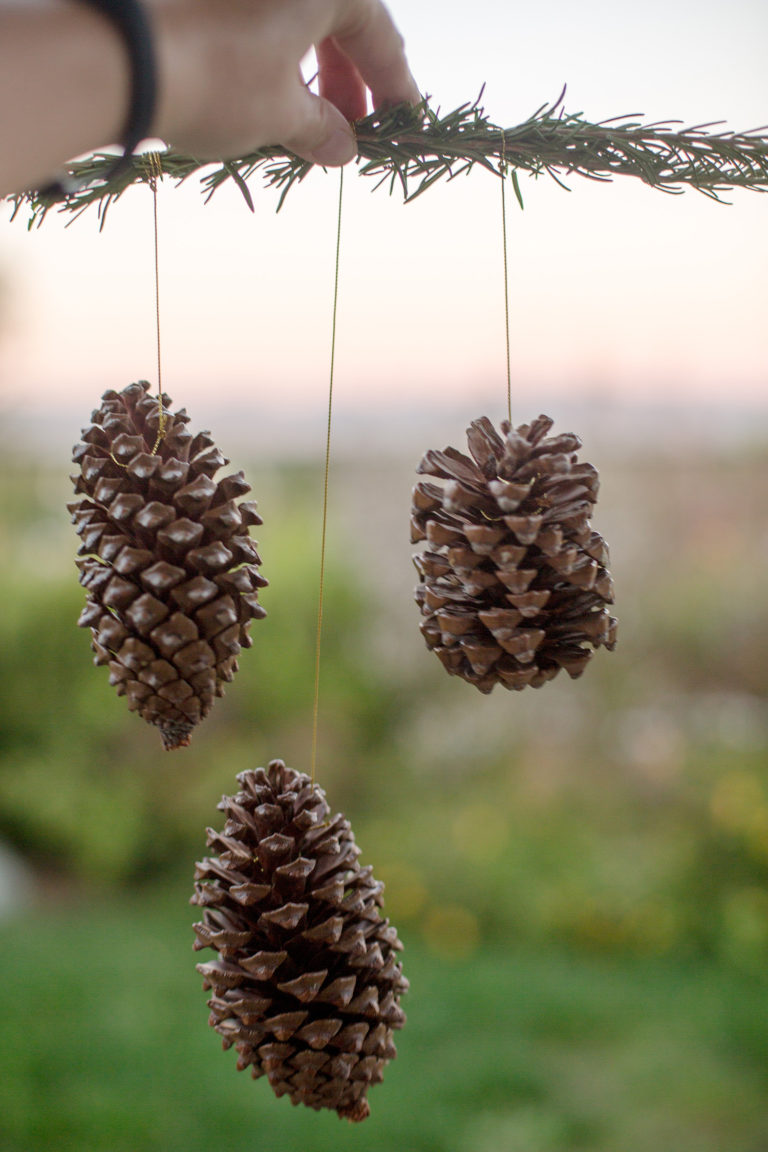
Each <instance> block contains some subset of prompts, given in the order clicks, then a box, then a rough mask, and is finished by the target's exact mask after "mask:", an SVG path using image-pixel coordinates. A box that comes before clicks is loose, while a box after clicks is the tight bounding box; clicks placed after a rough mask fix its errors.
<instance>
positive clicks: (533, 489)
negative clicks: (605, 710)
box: [411, 416, 616, 693]
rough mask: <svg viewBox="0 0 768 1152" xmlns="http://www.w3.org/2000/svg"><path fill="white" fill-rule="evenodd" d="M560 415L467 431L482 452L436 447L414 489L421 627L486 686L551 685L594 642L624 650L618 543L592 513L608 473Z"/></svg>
mask: <svg viewBox="0 0 768 1152" xmlns="http://www.w3.org/2000/svg"><path fill="white" fill-rule="evenodd" d="M552 424H553V421H552V420H551V419H550V418H549V417H548V416H539V417H538V419H537V420H534V421H533V423H532V424H530V425H528V424H522V425H520V427H519V428H512V427H511V426H510V424H509V423H508V422H507V421H504V422H503V423H502V425H501V431H502V436H499V434H498V433H497V432H496V430H495V428H494V427H493V425H492V423H491V422H490V420H488V419H487V418H486V417H484V416H483V417H481V419H479V420H475V421H473V423H472V425H471V426H470V427H469V428H468V429H467V439H468V443H469V450H470V452H471V458H470V457H469V456H465V455H464V454H463V453H461V452H457V451H456V449H455V448H446V449H445V451H444V452H435V451H430V452H427V454H426V456H425V457H424V459H423V460H422V461H421V463H420V464H419V467H418V469H417V471H418V472H420V473H422V474H426V475H428V476H435V477H438V478H439V479H440V480H442V481H444V482H445V483H442V484H435V483H431V482H430V481H420V482H419V483H418V484H417V485H416V487H415V488H414V491H413V508H412V513H413V516H412V520H411V541H412V543H416V542H418V541H420V540H425V539H426V540H427V541H428V545H429V549H428V551H425V552H422V553H420V554H419V555H416V556H414V558H413V559H414V563H415V565H416V568H417V570H418V572H419V575H420V577H421V582H420V584H419V586H418V587H417V589H416V601H417V603H418V604H419V607H420V609H421V614H422V617H423V619H422V621H421V625H420V627H421V631H422V634H423V636H424V639H425V640H426V643H427V647H428V648H430V649H432V650H433V651H434V652H435V653H436V654H437V656H438V657H439V659H440V660H441V662H442V663H443V665H444V666H445V668H446V669H447V670H448V672H449V673H450V674H451V675H453V676H461V677H463V679H465V680H468V681H469V682H470V684H474V685H475V687H476V688H479V690H480V691H481V692H484V693H488V692H490V691H491V690H492V689H493V687H494V685H496V684H503V685H504V687H505V688H510V689H512V688H514V689H521V688H525V687H526V686H527V685H529V684H530V685H531V686H532V687H534V688H538V687H540V686H541V685H542V684H544V683H546V681H548V680H551V679H552V678H553V677H554V676H556V675H557V673H558V672H559V671H560V669H561V668H565V669H566V671H567V672H568V673H569V675H570V676H572V677H574V678H575V677H577V676H580V675H581V673H582V672H583V671H584V668H585V666H586V664H587V662H588V661H589V660H590V658H591V656H592V650H593V649H596V648H599V647H605V648H608V649H611V650H612V649H613V648H614V646H615V643H616V621H615V620H614V619H613V617H612V616H610V615H609V612H608V608H607V605H608V604H612V603H613V583H612V581H611V577H610V574H609V572H608V571H607V568H606V565H607V564H608V549H607V547H606V544H605V541H604V540H603V538H602V536H600V534H599V533H598V532H594V531H593V530H592V528H591V526H590V522H589V516H590V512H591V508H592V505H593V504H595V502H596V500H597V492H598V486H599V480H598V474H597V471H596V469H595V468H593V466H592V465H591V464H584V463H579V461H578V458H577V455H576V453H577V450H578V449H579V448H580V447H581V441H580V440H579V438H578V437H577V436H574V435H571V434H565V435H562V436H551V437H550V436H547V433H548V432H549V430H550V428H551V427H552Z"/></svg>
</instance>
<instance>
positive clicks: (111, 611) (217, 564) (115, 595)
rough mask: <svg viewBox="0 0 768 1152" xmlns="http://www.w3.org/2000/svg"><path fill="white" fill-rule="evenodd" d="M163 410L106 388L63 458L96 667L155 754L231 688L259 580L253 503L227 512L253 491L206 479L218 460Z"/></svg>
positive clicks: (145, 390) (139, 389)
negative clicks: (68, 465)
mask: <svg viewBox="0 0 768 1152" xmlns="http://www.w3.org/2000/svg"><path fill="white" fill-rule="evenodd" d="M170 405H171V399H170V397H168V396H167V395H165V394H163V396H162V397H161V398H158V397H156V396H151V395H150V393H149V384H148V383H147V382H146V381H140V382H139V383H137V384H130V385H129V386H128V387H127V388H125V389H123V391H122V392H119V393H118V392H114V391H109V392H105V393H104V396H103V397H102V402H101V406H100V407H99V408H98V409H96V411H95V412H94V413H93V415H92V417H91V424H90V425H89V427H88V428H86V429H84V430H83V433H82V440H81V441H80V443H78V444H76V445H75V448H74V449H73V456H72V458H73V460H74V462H75V463H76V464H78V465H79V467H80V473H79V475H78V476H73V477H72V480H73V482H74V485H75V492H76V493H78V494H81V495H82V498H81V499H79V500H77V501H75V502H74V503H73V504H70V505H68V507H69V510H70V512H71V513H72V521H73V523H74V524H75V526H76V529H77V532H78V534H79V535H80V537H81V538H82V545H81V547H80V550H79V552H78V556H79V557H80V559H78V561H77V565H78V568H79V569H80V583H81V584H82V585H83V586H84V587H85V588H86V590H87V593H88V598H87V602H86V606H85V608H84V609H83V612H82V614H81V616H80V619H79V621H78V623H79V624H80V625H81V626H82V627H84V628H86V627H89V628H90V629H91V632H92V636H93V639H92V643H91V647H92V648H93V651H94V652H95V654H96V655H95V657H94V663H95V664H106V665H108V666H109V673H110V675H109V681H110V684H113V685H114V687H115V690H116V691H117V693H118V695H119V696H125V697H126V699H127V702H128V707H129V708H130V709H131V711H136V712H138V713H139V715H140V716H142V717H143V718H144V719H145V720H146V721H147V723H149V724H155V725H157V727H158V728H159V729H160V734H161V736H162V739H163V744H164V746H165V748H166V749H171V748H178V747H180V746H182V745H186V744H188V743H189V736H190V733H191V731H192V729H193V728H194V727H195V725H196V724H197V723H198V722H199V721H200V720H202V719H203V717H204V716H205V715H206V714H207V713H208V711H209V709H210V707H211V704H212V702H213V699H214V697H215V696H221V695H222V694H223V690H224V684H225V683H227V682H228V681H230V680H232V678H233V676H234V674H235V672H236V671H237V667H238V665H237V655H238V653H239V652H240V649H241V648H247V647H250V645H251V643H252V641H251V638H250V636H249V632H248V629H249V626H250V621H251V620H252V619H260V618H261V617H262V616H264V615H265V612H264V609H263V608H262V607H261V605H260V604H259V603H258V590H259V588H262V587H264V585H266V583H267V581H266V580H265V579H264V578H263V577H262V576H260V575H259V572H258V566H259V564H260V563H261V561H260V558H259V554H258V552H257V551H256V545H255V543H254V541H253V540H252V539H251V538H250V536H249V534H248V527H249V525H251V524H261V519H260V518H259V516H258V514H257V512H256V505H255V503H254V502H252V501H243V502H241V503H240V504H238V503H237V502H236V501H237V499H238V498H239V497H240V496H243V495H244V494H245V493H246V492H249V491H250V485H249V484H248V483H247V482H246V480H245V479H244V477H243V473H242V472H237V473H235V474H234V475H231V476H226V477H225V478H224V479H223V480H220V481H219V482H218V483H217V482H216V481H215V480H214V476H215V475H216V473H217V472H218V470H219V469H220V468H221V467H223V466H224V465H226V464H227V463H229V461H228V460H227V459H226V457H225V456H223V455H222V454H221V452H220V451H219V449H218V448H217V447H216V446H215V444H214V442H213V440H212V439H211V437H210V436H209V434H208V433H207V432H200V433H198V434H197V435H193V433H192V432H190V430H189V428H188V427H187V425H188V423H189V417H188V416H187V414H186V412H185V411H184V409H181V410H180V411H178V412H176V413H175V414H172V413H171V412H170V410H169V409H170Z"/></svg>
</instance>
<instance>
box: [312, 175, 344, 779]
mask: <svg viewBox="0 0 768 1152" xmlns="http://www.w3.org/2000/svg"><path fill="white" fill-rule="evenodd" d="M343 194H344V169H343V168H340V169H339V210H338V218H337V222H336V266H335V271H334V278H333V313H332V318H331V370H330V379H329V383H328V422H327V426H326V434H325V470H324V475H323V526H322V530H321V533H320V581H319V584H320V587H319V591H318V600H317V634H316V637H315V698H314V703H313V706H312V756H311V760H310V763H311V768H312V771H311V777H312V783H313V784H314V782H315V771H316V768H317V728H318V717H319V714H320V648H321V641H322V635H323V596H324V592H325V539H326V529H327V525H328V474H329V472H330V466H331V418H332V414H333V370H334V366H335V362H336V311H337V306H338V302H339V250H340V247H341V205H342V199H343Z"/></svg>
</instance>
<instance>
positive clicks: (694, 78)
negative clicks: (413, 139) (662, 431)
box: [0, 0, 768, 415]
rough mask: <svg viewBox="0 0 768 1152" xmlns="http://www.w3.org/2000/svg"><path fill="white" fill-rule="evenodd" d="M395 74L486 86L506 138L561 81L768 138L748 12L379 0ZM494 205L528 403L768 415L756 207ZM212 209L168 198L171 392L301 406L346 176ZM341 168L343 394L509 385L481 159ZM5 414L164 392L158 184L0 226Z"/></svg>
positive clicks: (763, 28) (164, 243)
mask: <svg viewBox="0 0 768 1152" xmlns="http://www.w3.org/2000/svg"><path fill="white" fill-rule="evenodd" d="M390 7H391V9H392V11H393V13H394V15H395V17H396V19H397V21H398V24H399V26H400V28H401V30H402V31H403V33H404V35H405V38H406V42H407V45H408V49H409V56H410V59H411V64H412V69H413V71H414V74H415V76H416V78H417V81H418V82H419V84H420V86H421V88H422V90H423V91H426V92H428V93H429V94H430V95H431V96H432V98H433V103H434V104H439V105H440V106H441V107H442V108H443V109H444V110H449V109H452V108H453V107H455V106H457V105H458V104H460V103H463V102H465V101H471V100H473V99H474V97H475V96H476V95H477V93H478V91H479V89H480V87H481V85H482V84H483V83H485V85H486V90H485V95H484V105H485V108H486V110H487V112H488V114H489V115H490V116H491V118H492V119H493V120H495V121H496V122H497V123H500V124H503V125H505V126H511V125H513V124H516V123H518V122H520V121H521V120H523V119H525V118H526V117H527V116H528V115H529V114H530V113H531V112H533V111H534V110H535V109H536V108H537V107H538V106H539V105H541V104H543V103H544V102H546V101H549V100H552V99H554V98H555V97H556V96H557V95H558V93H559V92H560V89H561V88H562V86H563V84H564V83H567V84H568V93H567V97H566V101H565V106H566V109H568V110H570V111H582V112H583V113H584V114H585V116H587V117H588V118H589V119H593V120H598V119H602V118H606V117H609V116H616V115H619V114H622V113H644V114H645V115H646V117H647V118H648V119H653V120H658V119H665V118H678V119H680V120H682V121H683V122H684V123H687V124H692V123H702V122H704V121H709V120H715V119H718V120H719V119H723V120H725V121H727V125H728V127H730V128H734V129H738V130H745V129H751V128H756V127H758V126H760V125H764V124H768V71H767V70H766V67H765V45H766V43H768V5H767V4H766V3H765V0H729V2H728V3H724V2H723V0H665V2H664V3H662V2H661V0H646V2H645V3H643V4H642V5H637V4H634V3H626V2H622V0H613V2H612V3H608V2H603V0H581V2H580V3H575V2H573V0H550V2H548V3H540V4H537V5H524V4H518V5H515V4H513V3H502V2H499V0H475V2H474V3H473V4H472V5H468V4H466V3H461V4H459V3H458V2H456V0H443V2H442V3H434V2H427V0H407V2H406V0H394V2H393V3H392V4H391V5H390ZM521 183H522V191H523V195H524V198H525V205H526V207H525V211H524V212H520V211H519V209H518V208H517V207H516V205H515V203H514V199H513V197H512V195H511V190H510V196H509V200H508V224H509V259H510V271H511V294H510V311H511V337H512V373H513V381H514V387H515V388H516V389H519V390H521V391H524V392H527V393H531V392H532V393H534V394H541V395H542V397H546V396H548V395H551V394H553V393H558V394H563V393H569V394H570V393H574V394H575V393H580V394H586V395H589V396H592V395H597V396H600V397H602V396H605V397H614V396H624V395H626V396H629V395H631V396H635V397H639V396H649V397H651V398H663V397H666V396H674V397H675V398H677V399H679V398H680V397H681V396H682V397H686V396H688V397H691V398H694V397H701V398H702V399H707V400H711V399H712V398H715V397H723V398H724V399H726V400H727V399H730V398H733V397H736V398H746V399H748V400H750V401H752V400H760V401H761V402H764V403H765V404H766V407H767V408H768V319H767V316H766V314H767V312H768V196H764V195H757V194H755V193H750V192H735V193H734V194H733V196H732V197H731V199H732V206H730V207H722V206H720V205H717V204H715V203H712V202H711V201H710V200H708V199H706V198H705V197H703V196H701V195H699V194H697V193H695V192H693V191H688V192H686V193H685V194H684V195H682V196H679V197H672V196H665V195H663V194H662V193H659V192H657V191H653V190H652V189H650V188H648V187H646V186H645V185H643V184H641V183H639V182H638V181H635V180H633V179H630V178H627V177H624V178H621V179H619V180H617V181H615V182H614V183H613V184H609V185H602V184H601V185H597V184H591V183H589V182H587V181H584V180H583V179H579V178H577V177H573V178H571V180H570V186H571V189H572V191H571V192H570V193H567V192H564V191H562V190H561V189H560V188H558V187H557V186H556V185H555V184H553V183H552V182H550V181H549V180H546V179H541V180H539V181H532V180H530V179H529V178H528V177H526V176H523V177H522V181H521ZM251 187H252V194H253V197H254V200H255V202H256V213H255V214H254V215H252V214H251V213H250V212H249V211H248V209H247V208H246V206H245V204H244V202H243V201H242V199H241V197H240V195H239V193H238V192H237V191H236V190H233V191H222V192H220V193H217V195H216V197H215V198H214V200H213V201H212V202H211V203H210V204H208V205H205V204H204V203H203V200H202V196H201V195H200V194H199V192H198V190H197V182H196V178H192V179H190V180H189V181H187V183H186V184H185V185H184V186H182V187H181V188H179V189H176V188H174V187H173V186H172V185H171V184H169V183H168V182H167V181H166V182H165V184H164V185H163V187H162V188H161V192H160V243H161V253H160V260H161V320H162V344H163V383H164V386H165V388H166V390H167V391H168V392H170V394H171V395H172V397H173V398H174V400H175V401H176V402H178V403H185V404H188V405H190V406H192V405H198V403H199V402H203V403H204V401H205V400H206V399H210V398H212V397H215V398H216V400H217V401H219V402H220V401H221V399H222V397H223V396H225V395H227V396H231V397H232V398H233V399H237V400H239V399H241V398H243V397H248V398H250V399H252V400H253V401H254V403H256V404H259V405H262V406H263V407H264V408H265V409H274V408H279V407H282V408H285V409H288V410H290V409H294V410H295V409H296V408H297V407H300V406H302V405H306V404H308V403H314V402H316V401H318V400H322V398H323V396H324V395H325V393H326V391H327V381H328V362H329V348H330V320H331V301H332V282H333V250H334V244H335V216H336V197H337V190H338V177H337V175H336V174H335V173H332V174H327V175H326V174H324V173H322V172H317V173H313V174H312V176H310V178H309V179H308V180H307V181H305V183H304V184H302V185H301V186H299V187H297V188H295V189H294V190H293V191H292V192H291V193H290V194H289V197H288V200H287V201H286V205H285V207H284V209H283V210H282V212H281V213H280V214H279V215H275V211H274V210H275V206H276V197H275V195H274V194H273V193H272V192H270V191H267V190H263V189H262V188H261V186H260V184H259V183H258V180H257V181H254V182H252V184H251ZM372 188H373V181H371V180H369V179H365V178H362V177H358V176H357V175H356V173H355V170H354V168H352V167H350V168H348V169H347V178H346V180H345V211H344V225H343V236H342V259H341V276H340V297H339V327H338V337H337V375H336V389H337V392H336V395H337V398H338V401H339V403H342V404H343V403H347V404H355V403H357V402H358V401H359V402H360V403H365V404H373V405H377V404H378V405H386V406H388V407H390V408H391V406H392V405H393V404H394V405H397V404H400V403H402V404H403V405H405V404H406V403H408V402H410V401H411V400H417V401H420V402H424V401H429V402H431V403H434V404H435V405H437V406H439V405H440V402H441V399H443V398H444V399H446V400H450V402H451V403H454V402H455V401H456V399H457V398H459V397H462V396H467V397H474V396H477V397H480V396H483V397H486V396H488V395H489V394H491V393H495V390H496V389H498V394H499V396H501V394H502V392H503V391H504V390H505V388H506V380H505V373H506V368H505V347H504V327H503V325H504V319H503V281H502V257H501V252H502V249H501V217H500V207H499V186H498V181H497V180H495V179H494V178H493V177H491V176H490V175H489V174H487V173H484V172H482V171H481V170H479V169H478V170H477V171H476V172H474V173H473V174H472V175H471V176H470V177H467V178H465V177H462V178H461V179H460V180H457V181H455V182H453V183H451V184H446V185H443V186H436V187H434V188H432V189H430V190H429V191H428V192H427V193H426V194H425V195H424V196H423V198H421V199H419V200H417V201H416V202H414V203H413V204H410V205H405V206H404V205H403V204H402V200H401V198H400V197H399V195H398V194H397V193H395V195H394V196H393V197H392V198H390V197H389V196H388V195H387V192H386V191H385V190H384V189H379V190H377V191H375V192H373V191H372ZM0 274H1V275H2V278H3V280H4V281H5V284H4V288H5V290H4V292H3V295H2V298H1V299H0V307H1V308H2V313H1V314H0V319H2V324H0V410H1V409H2V407H4V406H8V407H11V408H18V407H19V406H24V405H25V404H27V403H34V402H35V401H37V400H40V399H43V398H50V399H52V400H53V401H54V402H56V403H60V402H65V401H69V400H71V401H74V402H75V403H77V404H78V405H82V406H83V408H84V415H86V414H87V411H89V410H90V408H91V407H93V406H94V405H95V404H96V403H97V402H98V398H99V396H100V394H101V392H102V391H103V390H104V389H105V388H107V387H113V388H121V387H123V386H124V385H125V384H127V383H129V382H130V381H131V380H135V379H138V378H142V377H144V378H147V379H150V380H152V381H154V380H155V379H156V368H155V328H154V295H153V293H154V284H153V253H152V205H151V194H150V192H149V190H148V189H146V188H136V189H133V190H132V191H131V192H129V193H128V194H126V195H125V196H124V197H123V199H122V200H121V201H119V202H118V203H117V204H116V205H114V206H113V207H112V209H111V211H110V217H109V219H108V222H107V225H106V229H105V231H104V232H103V233H101V234H99V232H98V227H97V220H96V215H95V213H93V214H92V215H90V216H89V215H86V216H85V217H83V218H82V219H81V220H79V221H77V222H75V223H74V224H72V225H71V226H70V227H69V228H66V229H65V228H64V227H63V224H62V222H61V220H59V219H57V218H54V217H53V216H50V217H49V219H48V220H47V221H46V223H45V224H44V225H43V227H42V228H41V229H40V230H39V231H36V232H33V233H28V232H27V231H26V229H25V224H24V222H22V221H21V220H17V221H15V222H14V223H13V224H11V223H10V222H8V211H7V210H6V209H3V210H2V211H0Z"/></svg>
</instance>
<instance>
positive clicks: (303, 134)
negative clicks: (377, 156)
mask: <svg viewBox="0 0 768 1152" xmlns="http://www.w3.org/2000/svg"><path fill="white" fill-rule="evenodd" d="M295 101H296V104H295V109H294V110H293V112H294V115H293V116H292V117H291V120H292V122H293V125H294V128H293V130H292V131H291V133H290V135H289V136H287V137H286V138H285V139H284V140H281V141H280V143H281V144H283V145H284V146H285V147H286V148H289V149H290V151H291V152H295V153H296V155H297V156H301V158H302V159H303V160H309V161H310V162H311V163H313V164H322V165H324V166H326V165H327V166H328V167H338V166H339V165H341V164H348V163H349V161H350V160H353V159H354V158H355V156H356V155H357V143H356V141H355V134H354V132H353V131H352V128H351V127H350V125H349V123H348V122H347V121H346V120H345V119H344V117H343V116H342V114H341V112H339V110H338V108H336V107H335V106H334V105H333V104H331V102H330V100H324V99H323V97H322V96H315V95H314V93H313V92H310V91H309V90H308V89H307V88H306V87H305V86H304V85H303V84H302V85H301V86H300V88H299V90H298V92H297V93H296V96H295Z"/></svg>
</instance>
